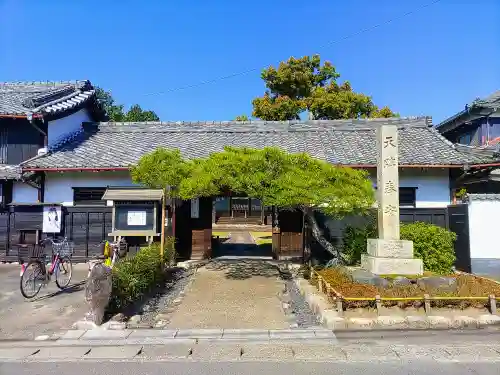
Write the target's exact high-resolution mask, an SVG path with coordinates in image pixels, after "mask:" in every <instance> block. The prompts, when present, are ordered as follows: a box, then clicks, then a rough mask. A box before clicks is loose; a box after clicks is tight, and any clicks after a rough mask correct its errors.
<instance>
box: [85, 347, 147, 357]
mask: <svg viewBox="0 0 500 375" xmlns="http://www.w3.org/2000/svg"><path fill="white" fill-rule="evenodd" d="M141 350H142V345H126V346H100V347H93V348H92V350H91V351H90V353H88V354H87V355H86V356H85V358H92V359H116V358H120V359H130V358H134V357H135V356H137V355H138V354H139V353H140V352H141Z"/></svg>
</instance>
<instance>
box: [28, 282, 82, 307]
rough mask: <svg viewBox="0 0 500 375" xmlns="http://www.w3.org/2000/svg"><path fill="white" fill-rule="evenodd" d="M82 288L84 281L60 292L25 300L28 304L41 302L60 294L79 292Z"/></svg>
mask: <svg viewBox="0 0 500 375" xmlns="http://www.w3.org/2000/svg"><path fill="white" fill-rule="evenodd" d="M84 286H85V281H80V282H78V283H76V284H72V285H69V286H68V287H66V288H64V289H62V290H58V291H57V292H53V293H49V294H45V295H43V296H40V297H35V298H33V299H30V300H27V301H28V302H37V301H43V300H45V299H49V298H53V297H57V296H59V295H61V294H70V293H75V292H79V291H81V290H82V289H83V288H84Z"/></svg>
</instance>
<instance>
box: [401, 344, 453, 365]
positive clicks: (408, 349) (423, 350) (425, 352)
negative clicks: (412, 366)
mask: <svg viewBox="0 0 500 375" xmlns="http://www.w3.org/2000/svg"><path fill="white" fill-rule="evenodd" d="M392 349H393V350H394V351H395V352H396V353H397V355H398V356H399V357H400V358H402V359H406V360H415V361H418V360H419V359H422V358H425V357H427V358H432V359H441V360H442V359H450V357H451V356H450V354H449V352H448V351H447V348H446V347H445V346H443V345H436V346H428V345H427V346H419V345H394V346H393V347H392Z"/></svg>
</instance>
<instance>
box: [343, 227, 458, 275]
mask: <svg viewBox="0 0 500 375" xmlns="http://www.w3.org/2000/svg"><path fill="white" fill-rule="evenodd" d="M400 231H401V239H402V240H409V241H413V248H414V255H415V258H420V259H422V261H423V263H424V270H426V271H430V272H434V273H438V274H446V273H449V272H450V271H451V268H452V267H453V265H454V263H455V248H454V242H455V240H456V234H455V233H453V232H450V231H449V230H447V229H445V228H441V227H439V226H437V225H433V224H428V223H422V222H416V223H412V224H401V229H400ZM368 238H377V226H376V222H375V221H370V223H369V224H368V225H366V226H364V227H361V228H354V227H347V228H346V229H345V231H344V250H343V252H344V256H345V259H346V261H347V263H348V264H349V265H354V264H359V262H360V260H361V254H363V253H366V240H367V239H368Z"/></svg>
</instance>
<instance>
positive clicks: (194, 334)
mask: <svg viewBox="0 0 500 375" xmlns="http://www.w3.org/2000/svg"><path fill="white" fill-rule="evenodd" d="M223 332H224V331H223V330H222V329H180V330H178V331H177V335H176V336H175V337H179V338H195V339H220V338H222V335H223Z"/></svg>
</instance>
